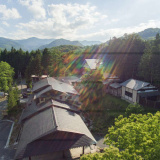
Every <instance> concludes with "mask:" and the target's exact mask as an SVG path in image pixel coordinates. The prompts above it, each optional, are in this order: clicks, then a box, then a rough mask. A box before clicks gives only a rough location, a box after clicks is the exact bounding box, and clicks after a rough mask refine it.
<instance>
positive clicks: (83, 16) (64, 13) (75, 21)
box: [48, 3, 107, 29]
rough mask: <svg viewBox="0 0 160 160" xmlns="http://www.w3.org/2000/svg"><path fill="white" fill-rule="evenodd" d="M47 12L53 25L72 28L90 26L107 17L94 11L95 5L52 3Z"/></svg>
mask: <svg viewBox="0 0 160 160" xmlns="http://www.w3.org/2000/svg"><path fill="white" fill-rule="evenodd" d="M48 7H49V9H48V14H49V15H50V16H51V17H53V19H54V25H55V26H57V25H58V26H65V27H67V28H72V29H82V28H83V29H84V28H88V27H89V28H90V27H91V26H92V25H94V24H95V23H96V22H98V21H99V20H102V19H104V18H106V17H107V15H103V14H101V13H99V12H97V11H96V6H91V5H90V4H89V3H87V4H85V5H82V4H77V3H74V4H67V5H64V4H52V5H49V6H48Z"/></svg>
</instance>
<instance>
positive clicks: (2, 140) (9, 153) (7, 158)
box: [0, 120, 15, 160]
mask: <svg viewBox="0 0 160 160" xmlns="http://www.w3.org/2000/svg"><path fill="white" fill-rule="evenodd" d="M11 127H12V123H11V122H9V121H1V120H0V160H13V158H14V154H15V150H14V149H13V148H5V146H6V143H7V140H8V137H9V133H10V130H11Z"/></svg>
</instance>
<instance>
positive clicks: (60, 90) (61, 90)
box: [32, 77, 79, 104]
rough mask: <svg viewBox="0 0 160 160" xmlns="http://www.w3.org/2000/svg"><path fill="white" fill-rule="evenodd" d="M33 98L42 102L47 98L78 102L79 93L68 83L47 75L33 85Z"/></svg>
mask: <svg viewBox="0 0 160 160" xmlns="http://www.w3.org/2000/svg"><path fill="white" fill-rule="evenodd" d="M32 91H33V93H34V100H35V101H36V102H37V103H42V102H44V101H46V100H48V99H51V98H52V99H56V100H59V101H62V102H69V103H72V104H73V103H75V104H78V103H79V93H78V92H77V91H76V90H75V89H74V87H73V86H72V85H70V84H67V83H64V82H61V81H59V80H56V79H55V78H52V77H48V78H45V79H43V80H40V81H39V82H37V83H35V84H34V85H33V89H32Z"/></svg>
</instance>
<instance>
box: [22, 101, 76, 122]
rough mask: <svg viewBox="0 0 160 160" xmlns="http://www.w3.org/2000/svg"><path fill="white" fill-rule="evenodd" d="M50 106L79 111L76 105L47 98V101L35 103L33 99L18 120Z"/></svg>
mask: <svg viewBox="0 0 160 160" xmlns="http://www.w3.org/2000/svg"><path fill="white" fill-rule="evenodd" d="M50 106H57V107H60V108H65V109H68V110H72V111H75V112H79V111H78V110H77V108H76V107H73V106H71V105H69V104H65V103H62V102H58V101H55V100H49V101H47V102H44V103H41V104H40V105H36V103H35V101H33V102H32V103H30V105H28V106H27V107H26V108H25V109H24V110H23V112H22V115H21V119H20V121H24V120H26V119H27V118H29V117H31V116H32V115H34V114H37V113H38V112H39V111H41V110H43V109H46V108H47V107H50Z"/></svg>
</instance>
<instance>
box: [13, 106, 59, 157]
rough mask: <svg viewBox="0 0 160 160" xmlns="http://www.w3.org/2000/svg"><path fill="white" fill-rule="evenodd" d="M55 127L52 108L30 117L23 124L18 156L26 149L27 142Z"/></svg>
mask: <svg viewBox="0 0 160 160" xmlns="http://www.w3.org/2000/svg"><path fill="white" fill-rule="evenodd" d="M55 128H56V123H55V121H54V117H53V111H52V108H49V109H46V110H45V111H43V112H41V113H39V114H37V115H36V116H33V117H32V118H30V119H28V120H27V121H26V122H25V123H24V125H23V129H22V134H21V137H20V141H19V143H18V148H17V151H16V156H18V154H20V153H21V152H22V150H25V148H26V146H27V144H29V143H30V142H32V141H34V140H36V139H37V138H39V137H41V136H42V135H44V134H45V133H47V132H48V131H51V130H53V129H55Z"/></svg>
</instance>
